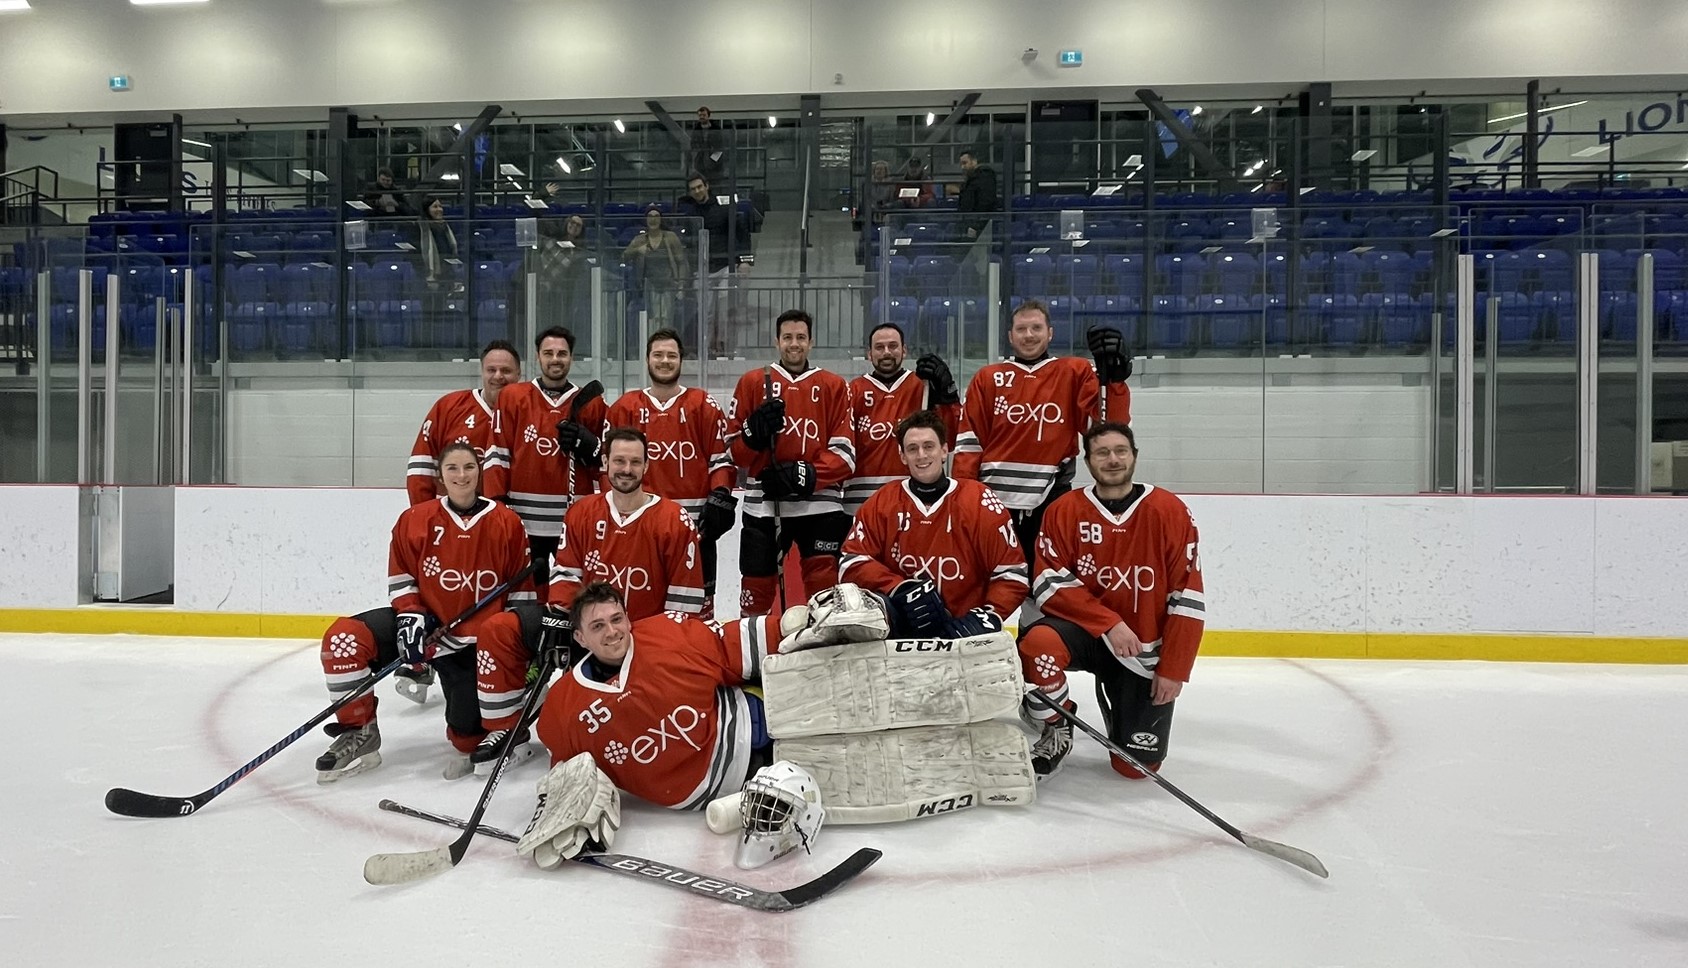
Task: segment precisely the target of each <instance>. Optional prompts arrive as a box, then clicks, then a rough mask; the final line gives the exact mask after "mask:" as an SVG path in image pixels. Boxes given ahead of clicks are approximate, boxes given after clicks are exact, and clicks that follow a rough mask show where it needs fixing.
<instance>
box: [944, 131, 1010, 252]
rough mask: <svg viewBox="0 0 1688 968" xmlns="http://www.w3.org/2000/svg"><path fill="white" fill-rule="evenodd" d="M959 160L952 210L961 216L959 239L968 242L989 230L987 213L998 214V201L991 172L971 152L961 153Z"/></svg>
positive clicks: (1000, 208) (992, 170) (998, 197)
mask: <svg viewBox="0 0 1688 968" xmlns="http://www.w3.org/2000/svg"><path fill="white" fill-rule="evenodd" d="M960 160H961V172H962V176H961V193H960V194H959V195H958V196H957V197H956V200H955V210H956V211H958V212H960V213H961V215H962V219H961V235H962V238H963V239H966V240H968V241H972V240H976V239H978V238H980V237H982V236H984V235H985V234H986V233H987V232H988V231H989V230H990V225H991V220H990V216H989V214H988V213H990V212H1000V211H1002V199H1001V197H1000V195H999V194H998V190H997V187H996V171H995V169H993V168H991V166H990V165H985V164H980V162H979V156H978V155H976V154H974V153H973V152H971V151H963V152H962V153H961V159H960Z"/></svg>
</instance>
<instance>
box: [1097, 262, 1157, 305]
mask: <svg viewBox="0 0 1688 968" xmlns="http://www.w3.org/2000/svg"><path fill="white" fill-rule="evenodd" d="M1146 258H1147V257H1146V256H1143V255H1130V254H1127V255H1110V256H1106V257H1104V258H1103V260H1102V265H1103V268H1105V269H1106V270H1107V285H1108V286H1109V287H1110V288H1111V289H1112V290H1113V291H1114V292H1117V293H1119V294H1120V295H1122V296H1135V297H1139V298H1140V297H1141V296H1142V295H1143V266H1144V265H1145V260H1146Z"/></svg>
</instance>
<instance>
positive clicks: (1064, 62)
mask: <svg viewBox="0 0 1688 968" xmlns="http://www.w3.org/2000/svg"><path fill="white" fill-rule="evenodd" d="M1061 66H1062V67H1083V66H1084V51H1082V50H1064V51H1061Z"/></svg>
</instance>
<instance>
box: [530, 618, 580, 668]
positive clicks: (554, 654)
mask: <svg viewBox="0 0 1688 968" xmlns="http://www.w3.org/2000/svg"><path fill="white" fill-rule="evenodd" d="M573 646H574V619H573V618H571V617H570V616H569V612H568V609H566V608H558V607H556V606H554V605H553V606H547V607H546V608H545V609H544V610H543V611H541V612H540V613H539V650H538V651H539V658H540V661H542V662H544V661H549V662H550V663H551V668H553V669H567V668H568V667H569V666H570V665H572V664H573V663H572V662H571V661H570V660H571V659H572V658H573V653H572V649H573Z"/></svg>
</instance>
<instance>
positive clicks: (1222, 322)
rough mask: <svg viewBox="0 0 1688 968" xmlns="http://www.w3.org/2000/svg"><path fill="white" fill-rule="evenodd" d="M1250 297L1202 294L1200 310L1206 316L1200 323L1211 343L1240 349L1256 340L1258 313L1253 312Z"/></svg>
mask: <svg viewBox="0 0 1688 968" xmlns="http://www.w3.org/2000/svg"><path fill="white" fill-rule="evenodd" d="M1247 309H1248V297H1247V296H1241V295H1238V296H1198V297H1196V312H1197V314H1198V315H1200V316H1203V317H1204V318H1202V319H1201V321H1200V322H1198V324H1197V326H1196V331H1197V333H1198V334H1199V333H1201V332H1202V331H1203V330H1204V329H1205V331H1206V334H1207V342H1208V343H1209V344H1211V345H1212V346H1214V347H1216V348H1218V349H1236V348H1238V347H1246V346H1248V345H1249V344H1251V343H1253V342H1254V339H1255V337H1254V334H1255V332H1256V331H1257V327H1256V325H1255V324H1256V323H1257V322H1258V321H1259V317H1258V316H1252V315H1249V314H1248V313H1247V312H1245V310H1247Z"/></svg>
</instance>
